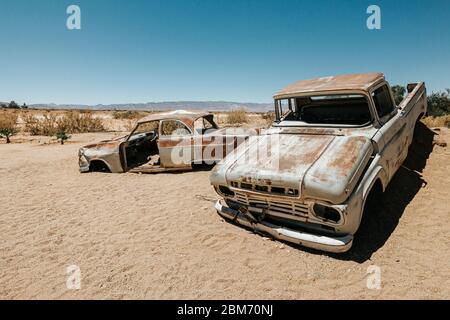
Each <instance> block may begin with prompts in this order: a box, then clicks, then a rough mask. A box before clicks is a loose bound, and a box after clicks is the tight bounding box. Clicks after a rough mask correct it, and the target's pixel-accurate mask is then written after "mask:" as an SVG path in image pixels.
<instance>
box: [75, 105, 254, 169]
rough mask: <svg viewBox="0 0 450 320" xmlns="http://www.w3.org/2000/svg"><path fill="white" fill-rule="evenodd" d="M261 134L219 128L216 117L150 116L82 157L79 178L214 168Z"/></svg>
mask: <svg viewBox="0 0 450 320" xmlns="http://www.w3.org/2000/svg"><path fill="white" fill-rule="evenodd" d="M258 132H259V131H258V129H244V128H219V127H218V125H217V124H216V123H215V121H214V115H213V114H212V113H209V112H202V111H186V110H176V111H168V112H162V113H155V114H150V115H148V116H146V117H144V118H142V119H140V120H138V121H137V124H136V125H135V127H134V129H133V130H132V131H131V132H130V133H129V134H128V135H126V136H123V137H120V138H117V139H113V140H105V141H100V142H99V143H94V144H90V145H86V146H84V147H82V148H80V149H79V151H78V163H79V168H80V172H89V171H107V172H114V173H120V172H136V173H157V172H170V171H186V170H190V169H192V164H196V163H197V164H199V163H206V164H215V163H216V162H218V161H219V160H221V159H223V157H224V156H225V155H226V154H227V153H230V152H231V151H232V150H233V149H234V148H236V147H237V146H238V145H239V144H240V143H242V142H243V141H245V140H246V139H247V138H248V137H249V136H250V135H253V134H258Z"/></svg>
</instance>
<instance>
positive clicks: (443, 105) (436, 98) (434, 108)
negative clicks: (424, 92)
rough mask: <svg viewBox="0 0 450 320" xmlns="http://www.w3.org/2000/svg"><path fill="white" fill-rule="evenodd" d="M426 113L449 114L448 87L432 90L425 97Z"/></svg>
mask: <svg viewBox="0 0 450 320" xmlns="http://www.w3.org/2000/svg"><path fill="white" fill-rule="evenodd" d="M427 101H428V115H430V116H434V117H438V116H444V115H447V114H450V89H445V91H440V92H433V93H432V94H430V95H429V96H428V98H427Z"/></svg>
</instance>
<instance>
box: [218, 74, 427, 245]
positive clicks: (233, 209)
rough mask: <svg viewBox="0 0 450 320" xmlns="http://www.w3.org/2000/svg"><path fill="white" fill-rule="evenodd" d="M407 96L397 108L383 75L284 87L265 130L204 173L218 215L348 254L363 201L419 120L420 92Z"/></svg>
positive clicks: (400, 154)
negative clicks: (273, 118) (212, 190)
mask: <svg viewBox="0 0 450 320" xmlns="http://www.w3.org/2000/svg"><path fill="white" fill-rule="evenodd" d="M407 91H408V95H407V96H406V97H405V98H404V100H403V101H402V102H401V103H400V104H399V105H398V106H396V105H395V103H394V99H393V95H392V92H391V89H390V86H389V84H388V83H387V82H386V80H385V78H384V75H383V74H381V73H368V74H351V75H340V76H335V77H324V78H318V79H313V80H304V81H299V82H296V83H294V84H292V85H290V86H288V87H286V88H285V89H283V90H282V91H280V92H279V93H277V94H276V95H275V96H274V99H275V111H276V121H275V122H274V124H273V125H272V127H271V128H270V129H269V130H267V131H266V132H265V133H264V134H262V135H260V136H256V137H251V138H249V139H248V141H246V142H245V143H243V144H241V145H240V146H239V147H238V148H237V149H236V150H234V152H233V153H231V154H229V155H228V156H227V157H226V158H225V159H224V160H222V161H221V162H220V163H219V164H218V165H217V166H216V167H215V168H214V169H213V171H212V172H211V175H210V180H211V184H212V185H213V186H214V188H215V190H216V192H217V193H218V194H219V196H220V197H221V200H219V201H218V202H217V203H216V209H217V211H218V213H219V214H220V215H221V216H223V217H225V218H227V219H229V220H232V221H234V222H235V223H237V224H240V225H243V226H246V227H249V228H252V229H253V230H255V231H258V232H261V233H266V234H269V235H271V236H272V237H274V238H276V239H280V240H284V241H288V242H291V243H296V244H300V245H303V246H307V247H311V248H315V249H320V250H325V251H330V252H345V251H347V250H348V249H350V247H351V246H352V242H353V237H354V234H355V233H356V231H357V230H358V228H359V225H360V222H361V218H362V214H363V211H364V207H365V203H366V199H367V198H368V195H369V194H370V192H371V191H374V190H375V189H379V190H380V191H383V190H384V189H385V188H386V186H387V184H388V183H389V181H390V180H391V178H392V176H393V175H394V174H395V172H396V171H397V169H398V168H399V167H400V165H401V164H402V162H403V161H404V160H405V158H406V156H407V154H408V149H409V145H410V144H411V142H412V138H413V133H414V128H415V125H416V123H417V122H418V120H420V119H421V117H422V116H423V115H424V114H425V113H426V110H427V100H426V89H425V85H424V83H423V82H419V83H411V84H408V86H407ZM263 151H265V152H263Z"/></svg>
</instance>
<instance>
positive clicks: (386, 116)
mask: <svg viewBox="0 0 450 320" xmlns="http://www.w3.org/2000/svg"><path fill="white" fill-rule="evenodd" d="M371 98H372V101H373V105H374V106H375V109H376V114H377V118H378V122H379V124H380V125H381V128H380V129H379V131H378V133H377V135H378V136H379V137H378V138H375V140H377V141H378V148H379V152H380V154H381V157H382V161H383V163H384V164H385V168H386V171H387V174H388V176H389V179H391V178H392V176H393V175H394V174H395V172H396V171H397V169H398V168H399V167H400V165H401V164H402V162H403V161H404V160H405V158H406V155H407V153H408V140H407V136H406V132H407V130H406V122H405V120H404V118H403V117H401V116H400V112H399V110H398V108H397V106H396V105H395V103H394V99H393V97H392V94H391V92H390V89H389V86H388V84H387V83H386V82H383V83H382V84H381V85H379V86H377V87H375V88H374V89H373V90H372V91H371Z"/></svg>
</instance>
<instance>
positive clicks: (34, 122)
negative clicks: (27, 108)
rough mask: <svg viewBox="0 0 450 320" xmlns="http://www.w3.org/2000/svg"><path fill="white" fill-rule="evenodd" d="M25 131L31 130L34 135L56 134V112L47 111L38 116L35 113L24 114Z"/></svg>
mask: <svg viewBox="0 0 450 320" xmlns="http://www.w3.org/2000/svg"><path fill="white" fill-rule="evenodd" d="M23 120H24V121H25V131H27V132H29V133H30V134H31V135H32V136H53V135H55V134H56V131H57V130H56V121H57V117H56V115H55V114H52V113H46V114H44V115H42V117H41V118H38V117H36V116H34V115H30V114H27V115H24V116H23Z"/></svg>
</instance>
